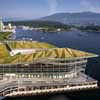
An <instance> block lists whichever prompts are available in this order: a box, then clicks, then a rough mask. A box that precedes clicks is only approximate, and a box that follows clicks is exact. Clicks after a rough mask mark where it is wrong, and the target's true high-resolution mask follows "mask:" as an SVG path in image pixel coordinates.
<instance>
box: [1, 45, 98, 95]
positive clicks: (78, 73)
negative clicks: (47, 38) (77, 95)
mask: <svg viewBox="0 0 100 100" xmlns="http://www.w3.org/2000/svg"><path fill="white" fill-rule="evenodd" d="M8 44H9V43H8ZM12 45H14V44H12ZM14 46H15V45H14ZM1 47H2V48H3V49H4V48H5V50H4V51H0V54H1V57H2V59H0V79H1V80H4V82H5V81H6V80H7V81H8V82H11V83H7V82H6V83H5V84H6V86H8V84H12V85H11V86H15V87H16V89H15V88H14V87H13V88H12V89H11V90H13V89H15V90H13V91H14V92H12V91H10V92H6V90H7V88H6V90H5V91H3V92H5V93H4V95H7V96H14V95H17V94H16V93H17V92H16V91H18V93H19V94H18V95H22V94H24V93H26V95H27V93H33V94H36V93H40V94H41V93H44V92H43V91H44V90H46V91H45V92H48V93H49V92H53V91H54V92H55V91H56V92H57V91H65V90H66V91H68V90H77V89H86V88H97V81H96V80H94V79H93V78H91V77H89V76H87V75H85V68H86V64H87V61H88V58H92V57H97V55H95V54H92V53H87V52H83V51H79V50H74V49H71V48H52V49H39V50H38V49H35V52H34V53H31V54H20V53H19V54H16V55H14V56H10V55H9V54H8V53H9V52H8V51H6V47H5V45H4V44H1V46H0V48H1ZM11 47H12V46H11ZM18 48H19V47H18ZM5 51H6V55H9V57H8V56H7V57H6V56H4V55H5V54H4V53H5ZM3 57H4V59H3ZM1 83H2V82H1ZM3 85H4V83H3ZM1 86H2V84H1ZM2 87H3V86H2ZM4 87H5V86H4ZM7 91H9V87H8V90H7ZM19 91H21V92H19ZM24 91H25V92H24ZM30 91H31V92H30ZM39 91H40V92H39ZM15 92H16V93H15ZM14 93H15V94H14ZM21 93H22V94H21ZM1 95H2V91H1Z"/></svg>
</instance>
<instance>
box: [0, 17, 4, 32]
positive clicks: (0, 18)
mask: <svg viewBox="0 0 100 100" xmlns="http://www.w3.org/2000/svg"><path fill="white" fill-rule="evenodd" d="M0 31H3V21H2V17H0Z"/></svg>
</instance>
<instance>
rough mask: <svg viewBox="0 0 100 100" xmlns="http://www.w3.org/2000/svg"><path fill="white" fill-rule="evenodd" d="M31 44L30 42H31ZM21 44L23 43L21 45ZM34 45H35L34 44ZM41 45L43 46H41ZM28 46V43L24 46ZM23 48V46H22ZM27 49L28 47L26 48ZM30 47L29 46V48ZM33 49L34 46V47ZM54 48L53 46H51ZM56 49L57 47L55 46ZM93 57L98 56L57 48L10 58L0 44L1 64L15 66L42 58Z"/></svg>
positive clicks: (3, 46)
mask: <svg viewBox="0 0 100 100" xmlns="http://www.w3.org/2000/svg"><path fill="white" fill-rule="evenodd" d="M29 43H30V42H29ZM20 44H21V43H20ZM33 44H34V43H33ZM40 44H41V45H40ZM24 45H27V42H26V43H25V44H24ZM48 45H49V44H46V45H45V46H44V43H43V46H42V43H39V45H38V48H39V47H40V48H41V47H42V48H44V47H46V46H47V48H48V47H50V46H48ZM21 46H23V45H21ZM25 47H27V46H25ZM28 47H29V46H28ZM32 47H33V45H32ZM51 47H52V46H51ZM54 47H55V46H54ZM88 56H89V57H92V56H96V55H95V54H92V53H87V52H82V51H79V50H74V49H70V48H55V49H50V50H46V51H43V50H42V51H37V52H36V53H33V54H28V55H21V54H20V53H19V54H17V55H15V56H10V54H9V51H8V50H7V48H6V46H5V45H4V44H0V64H15V63H32V62H34V61H36V60H40V59H42V58H67V59H69V58H76V57H88Z"/></svg>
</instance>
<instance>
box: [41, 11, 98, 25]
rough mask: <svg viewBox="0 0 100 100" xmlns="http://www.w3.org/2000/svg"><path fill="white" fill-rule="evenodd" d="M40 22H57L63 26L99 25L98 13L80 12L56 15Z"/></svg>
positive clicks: (44, 18)
mask: <svg viewBox="0 0 100 100" xmlns="http://www.w3.org/2000/svg"><path fill="white" fill-rule="evenodd" d="M41 20H48V21H58V22H61V23H64V24H71V25H87V24H97V25H100V13H94V12H80V13H56V14H53V15H50V16H47V17H43V18H41Z"/></svg>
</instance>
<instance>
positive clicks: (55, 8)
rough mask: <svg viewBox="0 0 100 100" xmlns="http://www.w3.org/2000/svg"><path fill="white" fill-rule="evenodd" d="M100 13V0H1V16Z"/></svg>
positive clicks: (34, 16)
mask: <svg viewBox="0 0 100 100" xmlns="http://www.w3.org/2000/svg"><path fill="white" fill-rule="evenodd" d="M82 11H92V12H98V13H100V0H0V16H4V17H19V18H23V19H36V18H39V17H43V16H47V15H50V14H53V13H58V12H82Z"/></svg>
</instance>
